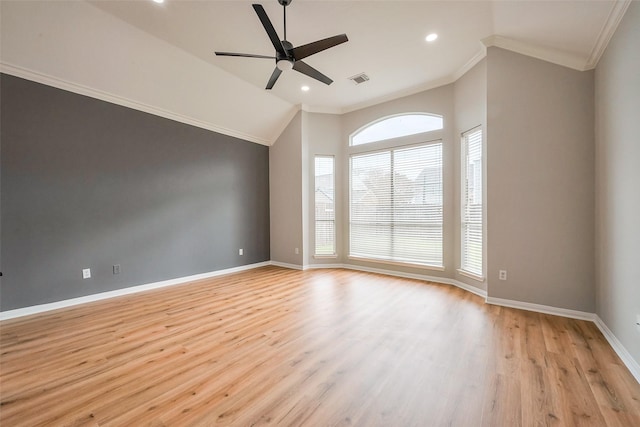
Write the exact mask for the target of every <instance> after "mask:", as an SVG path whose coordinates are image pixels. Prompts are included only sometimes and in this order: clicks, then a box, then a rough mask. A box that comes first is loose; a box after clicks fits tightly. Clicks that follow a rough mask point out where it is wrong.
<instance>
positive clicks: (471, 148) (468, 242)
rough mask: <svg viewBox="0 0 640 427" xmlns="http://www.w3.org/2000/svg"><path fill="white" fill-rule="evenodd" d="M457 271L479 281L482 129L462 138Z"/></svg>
mask: <svg viewBox="0 0 640 427" xmlns="http://www.w3.org/2000/svg"><path fill="white" fill-rule="evenodd" d="M462 174H463V175H462V212H461V213H460V219H461V222H462V224H461V225H462V234H461V244H462V248H461V250H462V251H461V253H462V256H461V265H460V269H461V270H462V271H464V272H468V273H471V274H473V275H475V276H479V277H482V275H483V272H482V129H479V128H476V129H472V130H470V131H468V132H465V133H464V134H462Z"/></svg>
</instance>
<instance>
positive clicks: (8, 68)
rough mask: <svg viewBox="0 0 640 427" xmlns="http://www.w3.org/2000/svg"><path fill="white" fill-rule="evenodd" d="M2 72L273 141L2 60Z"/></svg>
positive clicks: (229, 133)
mask: <svg viewBox="0 0 640 427" xmlns="http://www.w3.org/2000/svg"><path fill="white" fill-rule="evenodd" d="M0 72H2V73H5V74H9V75H12V76H15V77H20V78H23V79H26V80H30V81H33V82H36V83H42V84H44V85H47V86H51V87H55V88H58V89H62V90H66V91H68V92H73V93H77V94H79V95H84V96H88V97H91V98H95V99H99V100H101V101H106V102H109V103H112V104H117V105H121V106H123V107H127V108H132V109H134V110H138V111H142V112H145V113H149V114H153V115H155V116H160V117H164V118H165V119H169V120H174V121H176V122H180V123H185V124H188V125H191V126H195V127H198V128H202V129H206V130H210V131H212V132H217V133H220V134H223V135H227V136H231V137H234V138H239V139H243V140H245V141H249V142H253V143H256V144H260V145H267V146H269V145H272V141H269V140H267V139H264V138H260V137H257V136H255V135H249V134H246V133H243V132H238V131H234V130H232V129H228V128H225V127H221V126H217V125H215V124H213V123H209V122H205V121H202V120H198V119H195V118H192V117H188V116H184V115H182V114H178V113H174V112H172V111H168V110H164V109H162V108H158V107H154V106H152V105H148V104H144V103H141V102H138V101H134V100H132V99H129V98H125V97H123V96H120V95H115V94H112V93H108V92H104V91H101V90H97V89H93V88H90V87H88V86H84V85H81V84H78V83H74V82H70V81H68V80H64V79H60V78H58V77H53V76H50V75H47V74H43V73H40V72H37V71H33V70H29V69H27V68H23V67H19V66H16V65H12V64H8V63H6V62H0Z"/></svg>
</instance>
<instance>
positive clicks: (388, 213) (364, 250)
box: [349, 113, 444, 270]
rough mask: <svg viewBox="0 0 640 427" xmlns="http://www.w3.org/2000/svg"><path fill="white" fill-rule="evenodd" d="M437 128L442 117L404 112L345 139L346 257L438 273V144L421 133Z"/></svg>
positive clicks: (440, 211)
mask: <svg viewBox="0 0 640 427" xmlns="http://www.w3.org/2000/svg"><path fill="white" fill-rule="evenodd" d="M442 127H443V120H442V116H436V115H432V114H426V113H410V114H403V115H396V116H391V117H386V118H383V119H381V120H379V121H375V122H373V123H370V124H369V125H367V126H364V127H362V128H360V129H359V130H358V131H356V132H355V133H354V134H353V135H352V136H351V138H350V145H351V148H350V149H349V153H350V159H349V166H350V169H349V256H350V257H351V258H356V259H365V260H372V261H378V262H392V263H406V264H414V265H420V266H424V267H429V268H435V269H439V270H442V269H443V267H444V266H443V203H442V201H443V184H442V140H441V139H440V138H441V137H440V133H439V132H437V133H427V132H430V131H435V130H439V129H442ZM380 141H384V142H382V143H381V144H374V145H371V146H369V145H365V144H369V143H377V142H380Z"/></svg>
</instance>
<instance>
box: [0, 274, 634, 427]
mask: <svg viewBox="0 0 640 427" xmlns="http://www.w3.org/2000/svg"><path fill="white" fill-rule="evenodd" d="M0 349H1V350H0V425H3V426H4V425H7V426H51V425H55V426H58V425H59V426H122V425H136V426H145V425H147V426H173V425H194V426H198V425H203V426H205V425H212V424H219V425H265V424H276V425H311V426H315V425H332V426H339V425H343V426H347V425H349V426H351V425H360V426H388V425H402V426H424V425H434V426H437V425H456V426H471V425H484V426H503V425H504V426H506V425H508V426H520V425H522V426H537V425H540V426H550V425H558V426H560V425H563V426H564V425H567V426H568V425H598V426H599V425H603V426H604V425H608V426H631V425H634V426H635V425H640V385H639V384H638V383H637V382H636V381H635V380H634V379H633V377H632V376H631V375H630V373H629V372H628V371H627V370H626V368H625V367H624V366H623V364H622V362H621V361H620V359H619V358H618V357H617V356H616V355H615V353H614V352H613V350H612V349H611V347H610V346H609V345H608V343H607V342H606V340H605V339H604V337H603V336H602V334H600V332H599V331H598V330H597V328H596V327H595V325H593V323H591V322H585V321H578V320H573V319H564V318H560V317H555V316H547V315H542V314H538V313H531V312H526V311H521V310H516V309H510V308H504V307H496V306H491V305H487V304H485V303H484V301H483V300H482V299H481V298H479V297H477V296H475V295H473V294H470V293H467V292H465V291H462V290H460V289H457V288H455V287H452V286H448V285H442V284H437V283H429V282H423V281H418V280H409V279H402V278H397V277H389V276H384V275H379V274H371V273H362V272H356V271H349V270H340V269H338V270H316V271H304V272H301V271H294V270H287V269H282V268H277V267H265V268H259V269H255V270H251V271H246V272H242V273H238V274H233V275H228V276H223V277H217V278H212V279H207V280H202V281H198V282H193V283H190V284H185V285H180V286H174V287H170V288H164V289H158V290H154V291H149V292H145V293H141V294H135V295H129V296H125V297H122V298H117V299H112V300H105V301H99V302H95V303H91V304H86V305H83V306H77V307H71V308H67V309H63V310H58V311H55V312H50V313H43V314H39V315H34V316H30V317H25V318H21V319H14V320H8V321H4V322H2V323H0Z"/></svg>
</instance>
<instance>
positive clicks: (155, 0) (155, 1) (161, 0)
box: [153, 0, 164, 3]
mask: <svg viewBox="0 0 640 427" xmlns="http://www.w3.org/2000/svg"><path fill="white" fill-rule="evenodd" d="M153 1H154V3H164V0H153Z"/></svg>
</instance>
